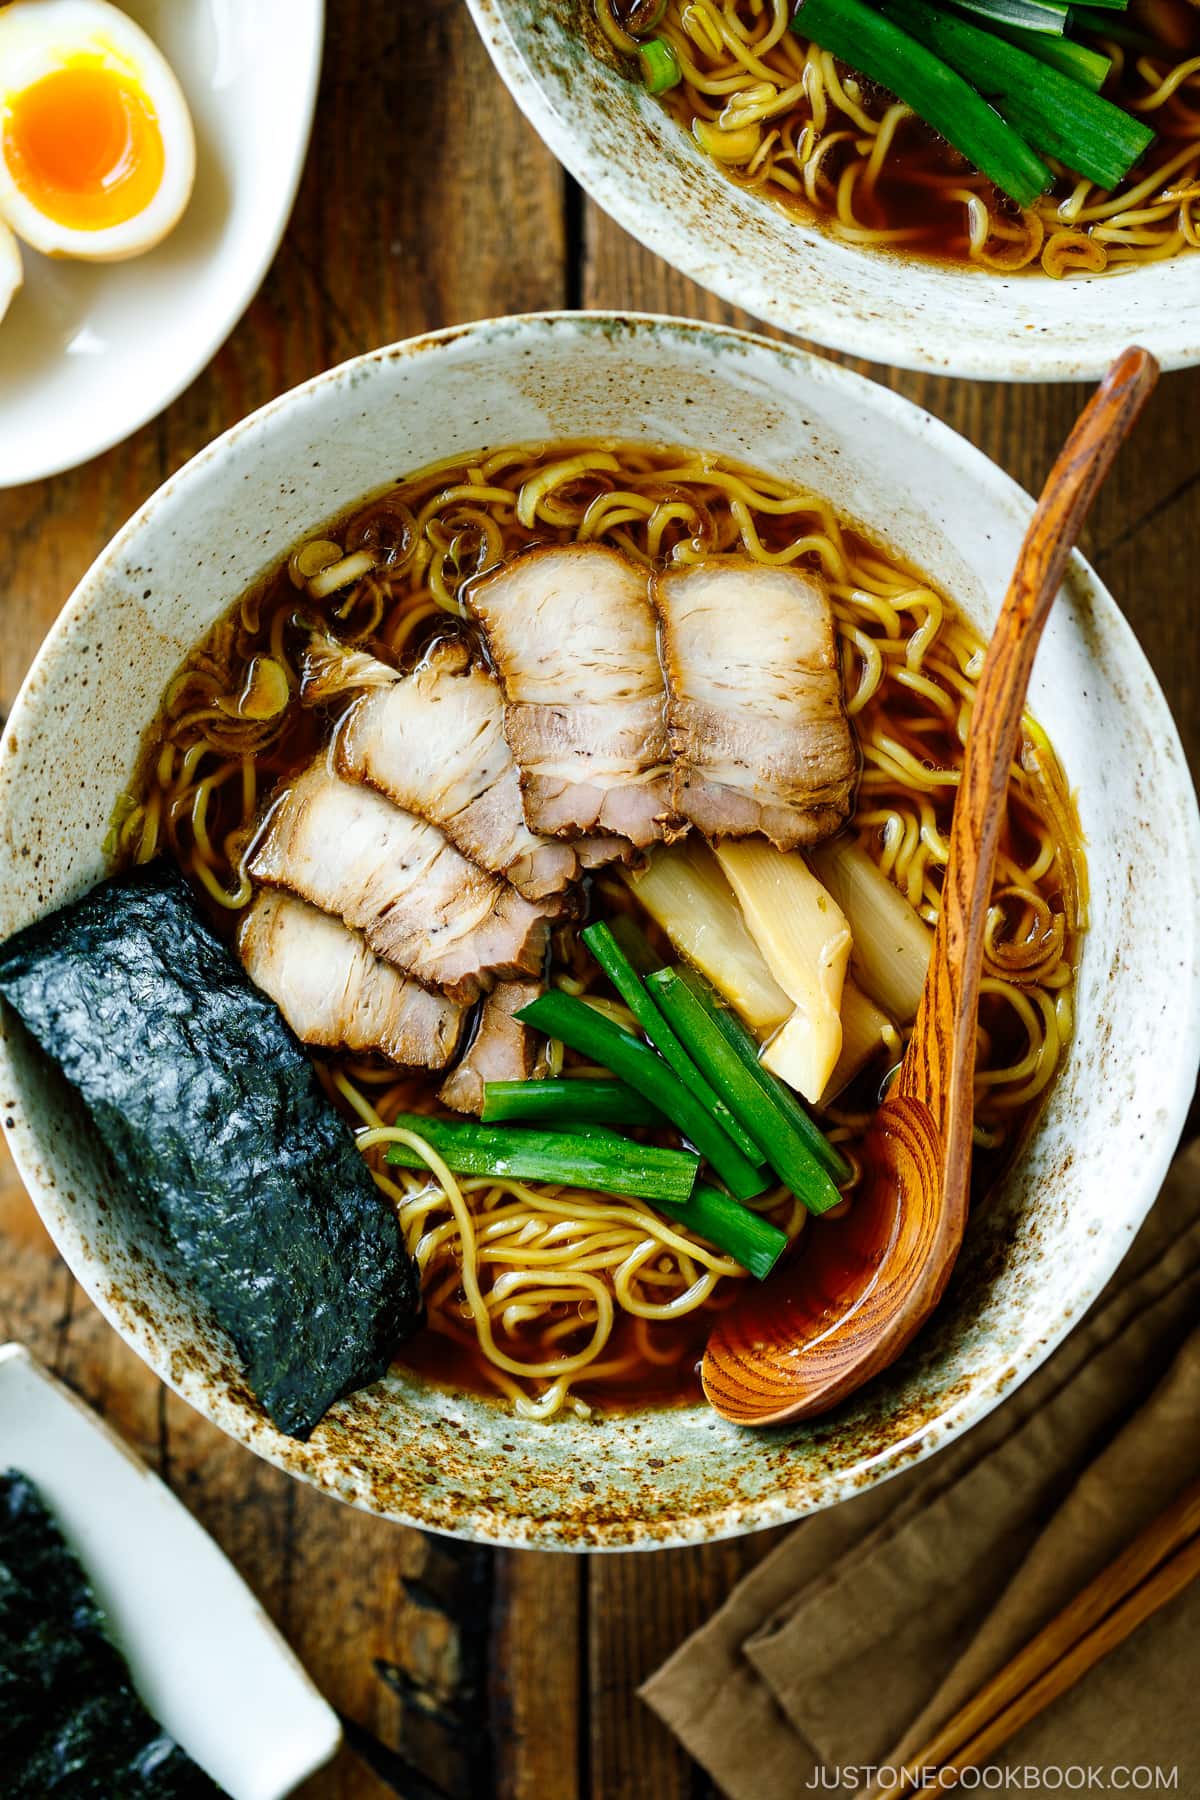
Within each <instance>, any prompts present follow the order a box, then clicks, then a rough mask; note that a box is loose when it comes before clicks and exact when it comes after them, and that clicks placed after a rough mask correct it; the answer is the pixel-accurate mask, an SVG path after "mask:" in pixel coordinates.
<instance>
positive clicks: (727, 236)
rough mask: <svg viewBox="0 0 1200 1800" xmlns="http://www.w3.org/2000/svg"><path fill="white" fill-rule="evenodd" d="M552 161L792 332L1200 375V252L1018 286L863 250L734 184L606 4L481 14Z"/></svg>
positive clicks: (502, 5) (498, 0) (541, 4)
mask: <svg viewBox="0 0 1200 1800" xmlns="http://www.w3.org/2000/svg"><path fill="white" fill-rule="evenodd" d="M468 5H469V6H470V9H471V12H472V13H473V15H474V17H475V23H476V25H477V26H478V28H479V31H480V34H481V36H482V38H483V41H484V43H485V44H486V45H487V48H488V50H489V52H490V54H491V57H492V61H493V62H494V63H495V65H496V68H497V70H498V71H499V73H500V75H501V76H502V77H503V79H504V81H505V83H506V85H507V86H508V88H509V90H510V91H511V93H512V95H513V97H514V99H515V100H516V101H517V104H518V105H519V106H520V107H521V109H522V111H523V112H524V113H525V115H526V117H527V118H528V119H529V121H530V123H531V124H532V125H533V127H534V129H535V130H536V131H537V132H538V133H539V135H540V136H541V137H542V138H543V140H544V141H545V143H546V144H547V145H548V147H549V148H550V149H551V150H552V151H553V152H554V154H555V156H557V157H558V159H559V161H560V162H562V163H563V164H564V165H565V166H566V167H567V168H568V169H569V170H570V172H571V174H572V175H573V176H574V177H575V179H576V180H577V181H578V182H579V183H580V184H581V185H582V186H583V187H584V188H586V190H587V192H588V193H589V194H590V195H591V196H592V198H593V200H595V201H596V203H597V204H598V205H599V206H602V207H603V208H604V210H605V212H607V213H610V214H611V215H612V217H613V218H614V219H615V220H616V221H617V223H618V224H619V225H622V226H623V227H624V228H625V230H626V231H628V232H630V233H631V234H632V235H633V236H634V237H635V238H637V239H639V241H640V242H641V243H643V244H645V246H646V247H647V249H649V250H653V251H654V252H655V254H656V255H658V256H661V257H663V258H665V260H666V261H667V262H669V263H671V264H672V265H673V266H674V267H675V268H676V269H678V270H680V272H681V273H682V274H684V275H687V276H690V277H691V279H692V280H693V281H697V282H699V283H700V285H701V286H702V287H706V288H710V289H711V290H712V292H713V293H715V294H719V295H720V296H721V298H722V299H724V300H728V301H729V302H730V303H731V304H733V305H735V306H739V307H744V308H745V309H746V311H747V312H750V313H753V314H754V315H755V316H756V317H757V318H760V319H766V320H768V321H769V322H770V323H771V324H772V325H777V326H779V327H780V328H781V329H782V330H784V331H789V332H793V333H795V334H796V335H797V336H799V337H804V338H809V339H812V340H813V341H815V342H816V343H818V344H827V345H829V346H830V347H831V348H833V349H837V350H844V351H847V352H849V353H850V354H851V355H854V356H861V357H866V358H867V359H869V360H870V361H872V362H878V363H891V364H895V365H898V366H899V367H900V368H905V369H929V370H933V371H934V372H935V373H939V374H943V375H963V376H973V377H980V378H983V379H993V380H1001V381H1068V380H1080V379H1083V378H1084V377H1090V376H1099V375H1101V374H1102V373H1103V372H1104V370H1105V369H1106V368H1107V366H1108V365H1109V363H1110V362H1111V361H1112V360H1113V358H1114V356H1115V355H1116V354H1117V353H1118V352H1119V351H1120V350H1123V349H1124V348H1125V346H1126V345H1127V344H1130V343H1138V344H1144V345H1145V346H1146V347H1147V349H1149V350H1152V351H1153V352H1154V354H1155V356H1156V357H1157V358H1158V360H1159V362H1160V363H1161V364H1162V365H1163V367H1164V368H1168V369H1175V368H1182V367H1185V366H1187V365H1189V364H1191V363H1195V362H1198V361H1200V256H1193V255H1183V256H1177V257H1175V258H1173V259H1172V260H1169V261H1163V262H1155V263H1144V264H1141V265H1139V266H1136V267H1133V268H1129V269H1126V270H1125V271H1123V272H1121V273H1118V274H1112V275H1105V276H1102V277H1099V278H1097V277H1092V278H1090V279H1087V278H1084V279H1080V278H1077V277H1075V278H1069V279H1067V280H1062V281H1054V280H1051V279H1050V278H1049V277H1048V276H1044V275H1040V274H1029V273H1023V274H1017V275H1012V276H1004V275H1000V274H996V273H992V272H990V271H986V270H982V269H975V268H970V267H967V266H965V265H962V264H954V263H951V262H935V261H931V260H922V259H920V258H917V257H914V256H907V255H904V254H903V253H902V252H900V251H898V250H894V249H893V250H883V251H881V250H878V249H874V250H872V249H867V248H861V247H856V246H855V245H853V244H851V243H849V242H846V241H844V240H841V239H839V238H838V237H836V236H835V235H834V234H833V232H832V231H831V230H830V229H829V228H828V227H827V226H825V225H822V224H821V223H820V221H819V219H818V217H817V216H816V215H814V216H813V218H812V219H811V220H807V221H805V220H800V219H795V218H790V217H788V216H786V215H785V214H784V213H783V212H782V211H781V210H780V209H779V208H778V207H776V206H774V205H773V204H772V203H771V202H770V201H768V200H766V199H763V198H761V197H760V196H758V195H756V194H754V193H752V192H749V191H746V190H744V189H742V188H739V187H737V186H735V185H734V183H733V182H732V181H730V180H728V179H727V177H726V176H725V175H724V174H723V173H722V171H721V169H720V168H719V167H718V166H717V165H716V164H715V163H714V162H713V161H712V160H710V159H709V158H708V157H706V156H705V155H704V154H703V152H702V151H701V150H700V149H699V147H698V146H697V144H696V143H695V142H694V141H693V140H692V138H691V137H690V135H689V134H688V133H687V132H686V131H684V130H683V129H681V127H680V126H679V125H678V124H677V123H676V122H675V120H674V119H672V118H671V117H670V116H669V115H668V113H667V112H666V110H665V108H664V107H663V106H662V105H661V104H660V103H659V102H658V101H657V100H655V99H654V98H653V96H652V95H650V94H649V93H647V92H646V90H645V89H644V88H643V87H642V85H641V84H640V83H639V82H638V81H636V80H631V79H630V76H629V70H628V66H627V65H622V62H621V59H620V58H619V57H618V56H617V55H616V53H615V52H614V51H613V49H612V47H611V46H610V45H609V44H608V42H607V40H606V39H605V37H604V36H603V34H602V32H601V31H600V29H599V27H598V26H597V24H596V22H595V19H594V17H593V10H592V3H591V0H468Z"/></svg>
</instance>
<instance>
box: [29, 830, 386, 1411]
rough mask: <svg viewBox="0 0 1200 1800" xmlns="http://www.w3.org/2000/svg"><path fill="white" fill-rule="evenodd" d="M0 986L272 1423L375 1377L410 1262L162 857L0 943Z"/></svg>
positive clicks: (300, 1072)
mask: <svg viewBox="0 0 1200 1800" xmlns="http://www.w3.org/2000/svg"><path fill="white" fill-rule="evenodd" d="M0 994H3V996H4V997H5V998H6V999H7V1000H8V1001H9V1002H10V1004H11V1005H12V1006H13V1007H14V1008H15V1010H16V1012H17V1013H18V1014H19V1016H20V1018H21V1019H22V1021H23V1022H24V1024H25V1026H26V1028H27V1030H28V1031H29V1032H30V1033H31V1035H32V1036H33V1038H34V1039H35V1040H36V1041H37V1043H38V1044H40V1045H41V1047H42V1049H43V1050H44V1051H45V1052H46V1053H47V1055H48V1056H50V1057H51V1058H52V1059H53V1060H54V1061H55V1062H56V1063H57V1064H58V1065H59V1067H60V1068H61V1069H62V1071H63V1073H64V1074H65V1076H66V1077H67V1080H68V1081H69V1082H71V1084H72V1086H73V1087H75V1089H76V1090H77V1091H78V1093H79V1094H80V1095H81V1097H82V1099H83V1102H84V1105H85V1106H86V1108H87V1110H88V1112H89V1114H90V1116H91V1118H92V1120H93V1122H94V1124H95V1127H96V1130H97V1132H98V1134H99V1136H100V1138H101V1139H102V1140H103V1142H104V1144H105V1145H106V1146H107V1148H108V1150H109V1152H110V1153H111V1155H112V1157H113V1160H114V1161H115V1163H116V1165H117V1167H118V1169H119V1170H120V1172H121V1173H122V1174H123V1175H124V1177H125V1178H126V1180H127V1182H128V1183H129V1186H130V1188H131V1190H132V1193H133V1195H134V1196H135V1197H136V1199H137V1200H138V1201H139V1202H141V1203H142V1204H143V1205H145V1206H148V1207H149V1208H150V1209H152V1211H153V1213H154V1214H156V1215H157V1217H158V1218H159V1219H160V1220H161V1222H162V1224H163V1225H164V1226H165V1228H166V1231H167V1233H168V1234H169V1236H170V1238H171V1239H172V1241H173V1242H174V1244H175V1245H176V1246H177V1248H178V1250H179V1253H180V1256H181V1258H182V1261H183V1265H184V1268H185V1269H186V1271H187V1273H188V1275H189V1277H190V1279H191V1280H192V1282H193V1283H194V1284H195V1287H196V1288H197V1289H198V1291H199V1293H200V1294H201V1295H202V1296H203V1298H204V1299H205V1300H206V1301H207V1302H208V1305H209V1306H210V1307H211V1309H212V1312H213V1314H214V1316H215V1318H216V1319H217V1321H218V1323H219V1324H220V1325H221V1326H223V1328H224V1329H225V1330H226V1331H227V1332H228V1333H229V1336H230V1337H231V1338H232V1339H233V1342H234V1344H235V1346H236V1348H237V1352H238V1355H239V1356H240V1358H241V1359H242V1361H243V1363H244V1365H245V1368H246V1373H247V1376H248V1378H249V1381H250V1384H251V1386H252V1387H253V1389H254V1392H255V1393H256V1394H257V1395H258V1397H259V1399H260V1401H261V1402H262V1404H263V1406H264V1407H265V1408H266V1411H267V1412H268V1413H269V1414H270V1416H271V1418H272V1419H273V1420H274V1422H275V1424H276V1425H278V1427H279V1429H280V1430H281V1431H285V1432H288V1433H289V1434H290V1435H291V1436H293V1437H297V1438H304V1437H307V1436H308V1435H309V1433H310V1432H311V1431H312V1430H313V1428H314V1426H315V1425H316V1424H317V1423H318V1421H319V1420H320V1419H321V1417H322V1415H323V1414H324V1413H325V1412H326V1410H327V1409H328V1408H329V1407H330V1406H332V1405H333V1403H334V1401H336V1400H339V1399H341V1398H342V1396H343V1395H345V1394H349V1393H352V1392H353V1391H354V1389H356V1388H360V1387H364V1386H366V1385H367V1384H368V1383H369V1382H372V1381H375V1380H377V1379H378V1377H379V1376H381V1375H382V1374H383V1373H384V1371H385V1370H386V1368H387V1366H388V1361H389V1356H390V1352H391V1350H392V1349H393V1347H394V1346H395V1344H396V1343H397V1342H398V1341H399V1340H400V1339H401V1338H402V1337H403V1336H404V1335H406V1333H407V1332H408V1331H410V1330H411V1329H412V1328H413V1327H414V1326H415V1324H416V1323H417V1321H418V1319H419V1317H420V1306H421V1302H420V1285H419V1280H418V1276H417V1271H416V1266H415V1264H414V1263H413V1261H412V1259H411V1257H410V1256H409V1255H408V1252H407V1250H406V1248H405V1245H404V1240H403V1237H402V1235H401V1232H400V1226H399V1221H398V1219H397V1218H396V1215H395V1212H394V1211H393V1209H392V1207H391V1206H390V1205H389V1204H388V1202H387V1201H386V1200H385V1199H384V1198H383V1196H382V1195H381V1194H380V1192H379V1190H378V1189H377V1188H376V1186H375V1183H374V1181H373V1180H372V1178H371V1175H370V1172H369V1170H368V1169H367V1167H366V1164H365V1163H364V1162H363V1159H362V1157H361V1156H360V1155H359V1152H358V1151H357V1150H356V1149H355V1147H354V1140H353V1138H352V1136H351V1133H350V1131H349V1129H348V1128H347V1126H346V1125H345V1123H344V1122H343V1120H342V1119H341V1118H339V1116H338V1114H337V1112H336V1111H335V1110H334V1108H333V1107H332V1106H331V1105H330V1103H329V1101H328V1099H327V1098H326V1097H325V1094H324V1093H323V1091H322V1089H321V1086H320V1083H319V1082H318V1080H317V1077H316V1073H315V1071H314V1069H313V1067H312V1064H311V1062H310V1061H309V1059H308V1056H307V1055H306V1053H305V1051H304V1049H303V1046H302V1045H301V1044H300V1042H299V1040H298V1039H297V1038H296V1037H295V1036H293V1034H292V1032H291V1031H290V1030H289V1028H288V1026H287V1025H285V1023H284V1021H283V1018H282V1016H281V1015H280V1013H279V1012H278V1010H277V1009H276V1007H275V1005H274V1003H273V1002H272V1001H270V1000H268V999H267V997H266V996H265V995H264V994H262V993H260V992H259V990H258V989H257V988H256V987H254V986H253V984H252V983H251V982H250V980H249V978H248V977H247V975H246V974H245V972H244V971H243V969H242V967H241V965H240V964H239V963H238V962H237V960H236V959H235V957H234V956H233V955H232V954H231V952H230V951H229V950H227V949H226V947H225V946H224V944H222V943H221V941H220V939H219V938H217V937H216V936H215V934H214V933H213V932H212V931H211V930H210V929H209V927H208V926H207V924H206V923H205V922H204V921H203V919H202V918H201V917H200V914H199V912H198V910H197V907H196V902H195V899H194V898H193V896H192V894H191V892H190V890H189V888H188V886H187V884H186V882H185V881H184V879H183V876H182V875H181V874H180V873H179V871H178V870H177V869H176V868H175V867H174V866H173V865H172V864H168V863H166V862H156V863H151V864H149V865H148V866H146V867H144V868H139V869H134V870H132V871H130V872H128V873H125V874H121V875H116V876H113V877H112V878H110V879H109V880H107V881H104V882H102V883H101V884H100V885H99V886H98V887H95V888H93V889H92V890H91V892H90V893H88V894H85V895H84V897H83V898H82V899H81V900H78V901H76V902H75V903H74V904H72V905H70V906H66V907H63V908H62V910H61V911H59V912H56V913H54V914H52V915H51V916H50V917H49V918H46V919H42V920H40V921H39V922H38V923H37V924H35V925H30V926H28V927H27V928H26V929H25V930H24V931H20V932H18V933H17V934H16V936H15V937H12V938H10V939H9V940H8V942H7V943H6V944H4V945H2V946H0Z"/></svg>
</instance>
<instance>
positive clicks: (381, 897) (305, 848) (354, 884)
mask: <svg viewBox="0 0 1200 1800" xmlns="http://www.w3.org/2000/svg"><path fill="white" fill-rule="evenodd" d="M250 873H251V874H252V875H254V876H255V877H256V879H257V880H259V881H261V882H263V883H265V884H266V885H267V886H269V887H279V888H283V889H285V890H286V891H287V892H288V893H291V894H295V895H297V896H298V897H299V898H300V899H301V900H307V901H308V902H309V904H310V905H312V906H317V907H320V909H321V910H322V911H323V912H330V913H336V914H337V915H338V917H339V918H341V919H343V920H344V921H345V923H346V924H347V925H350V926H352V927H353V928H354V929H355V930H358V931H361V932H362V933H363V936H364V937H365V938H366V940H367V943H368V944H369V945H370V947H371V949H372V950H373V951H374V952H375V954H376V955H377V956H382V957H383V958H384V960H385V961H386V962H390V963H394V964H395V965H396V967H397V968H399V969H402V970H403V971H404V972H405V973H406V974H408V975H412V976H414V977H415V978H416V980H418V981H420V982H423V983H424V984H425V985H426V986H427V987H438V988H443V989H444V990H445V992H446V993H447V995H448V996H449V997H450V998H451V999H452V1000H459V1001H467V1000H474V999H476V998H477V997H478V996H479V995H480V994H481V993H482V992H484V990H485V989H487V988H489V987H491V986H492V985H493V982H494V981H495V980H496V979H498V978H504V977H508V976H518V975H532V974H535V973H536V972H537V971H538V970H539V969H540V968H541V964H542V959H543V956H544V954H545V948H546V937H547V932H548V919H547V914H546V912H545V910H544V909H539V908H538V907H536V906H534V905H532V904H531V903H530V902H529V901H528V900H525V899H523V898H522V896H521V895H520V894H518V893H517V890H516V889H515V888H514V887H512V886H510V884H509V883H508V882H507V881H502V880H501V879H500V878H499V877H498V876H495V875H492V874H489V873H488V872H487V871H486V870H484V869H479V868H476V866H475V864H474V863H472V862H468V860H467V859H466V857H465V856H462V855H460V853H459V852H458V851H457V850H456V849H455V848H454V846H453V844H451V843H450V841H449V839H448V838H446V837H445V835H444V834H443V833H442V832H441V831H439V830H438V828H437V826H436V825H430V824H429V823H428V822H427V821H426V820H425V819H418V818H417V817H416V815H415V814H414V813H410V812H406V811H405V810H404V809H403V808H402V807H399V806H393V805H392V803H391V801H389V800H385V799H384V798H383V796H382V795H380V794H377V793H375V792H374V791H373V790H372V789H371V788H368V787H363V786H362V785H360V784H359V783H357V782H352V781H342V780H341V779H340V778H339V777H338V776H337V775H335V774H334V773H333V771H332V770H331V769H330V768H329V766H328V763H327V762H326V760H325V759H324V758H318V759H317V761H316V762H314V763H312V764H311V765H310V766H309V768H308V769H306V770H305V771H304V773H303V774H302V775H300V776H299V777H298V778H297V779H296V780H295V781H294V782H292V783H291V785H290V786H289V787H288V788H287V789H286V790H285V791H284V793H283V794H282V795H281V797H280V798H279V799H278V800H277V801H276V802H275V804H274V805H273V806H272V808H271V810H270V812H269V813H268V815H267V820H266V823H265V827H264V830H263V832H262V835H261V836H260V838H259V842H258V845H257V847H256V849H255V851H254V855H253V857H252V858H251V861H250Z"/></svg>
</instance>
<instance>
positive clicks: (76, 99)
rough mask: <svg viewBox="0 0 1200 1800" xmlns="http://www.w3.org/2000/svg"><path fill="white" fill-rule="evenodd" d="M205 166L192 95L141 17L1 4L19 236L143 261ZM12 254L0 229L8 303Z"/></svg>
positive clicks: (3, 154)
mask: <svg viewBox="0 0 1200 1800" xmlns="http://www.w3.org/2000/svg"><path fill="white" fill-rule="evenodd" d="M195 169H196V145H195V138H194V136H193V132H192V121H191V116H190V114H189V112H188V107H187V101H186V100H185V99H184V97H183V91H182V89H181V88H180V86H179V83H178V82H177V81H176V79H175V76H174V75H173V74H172V72H171V70H170V68H169V67H168V65H167V62H166V60H165V59H164V57H163V56H162V53H161V52H160V51H159V50H158V49H156V47H155V46H154V44H153V43H152V42H151V41H150V39H149V38H148V37H147V36H146V34H145V32H144V31H143V30H142V29H141V27H140V26H139V25H135V24H134V22H133V20H132V19H130V18H127V17H126V15H125V14H124V13H123V12H121V11H119V10H118V8H117V7H115V6H109V5H107V4H106V3H105V0H14V4H12V5H10V6H5V7H0V219H3V220H6V221H7V223H8V224H9V225H10V226H11V227H12V229H13V231H15V232H16V234H17V236H18V237H20V238H23V239H24V240H25V242H26V243H27V244H29V245H31V246H32V248H33V249H35V250H41V251H42V252H44V254H45V255H47V256H75V257H82V258H84V259H85V260H87V261H90V262H115V261H117V260H119V259H120V258H123V257H127V256H138V255H140V254H141V252H142V251H143V250H150V249H152V248H153V247H154V245H155V244H157V243H158V242H159V241H160V240H161V239H162V238H164V237H165V236H166V234H167V233H168V231H170V230H171V228H172V226H173V225H174V224H175V223H176V221H177V220H178V218H179V216H180V214H181V213H182V212H183V209H184V207H185V206H186V205H187V203H188V197H189V195H190V194H191V191H192V180H193V177H194V175H195ZM4 260H5V252H4V244H3V241H2V234H0V301H2V296H3V291H4V272H3V271H4ZM2 310H3V305H2V304H0V311H2Z"/></svg>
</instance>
